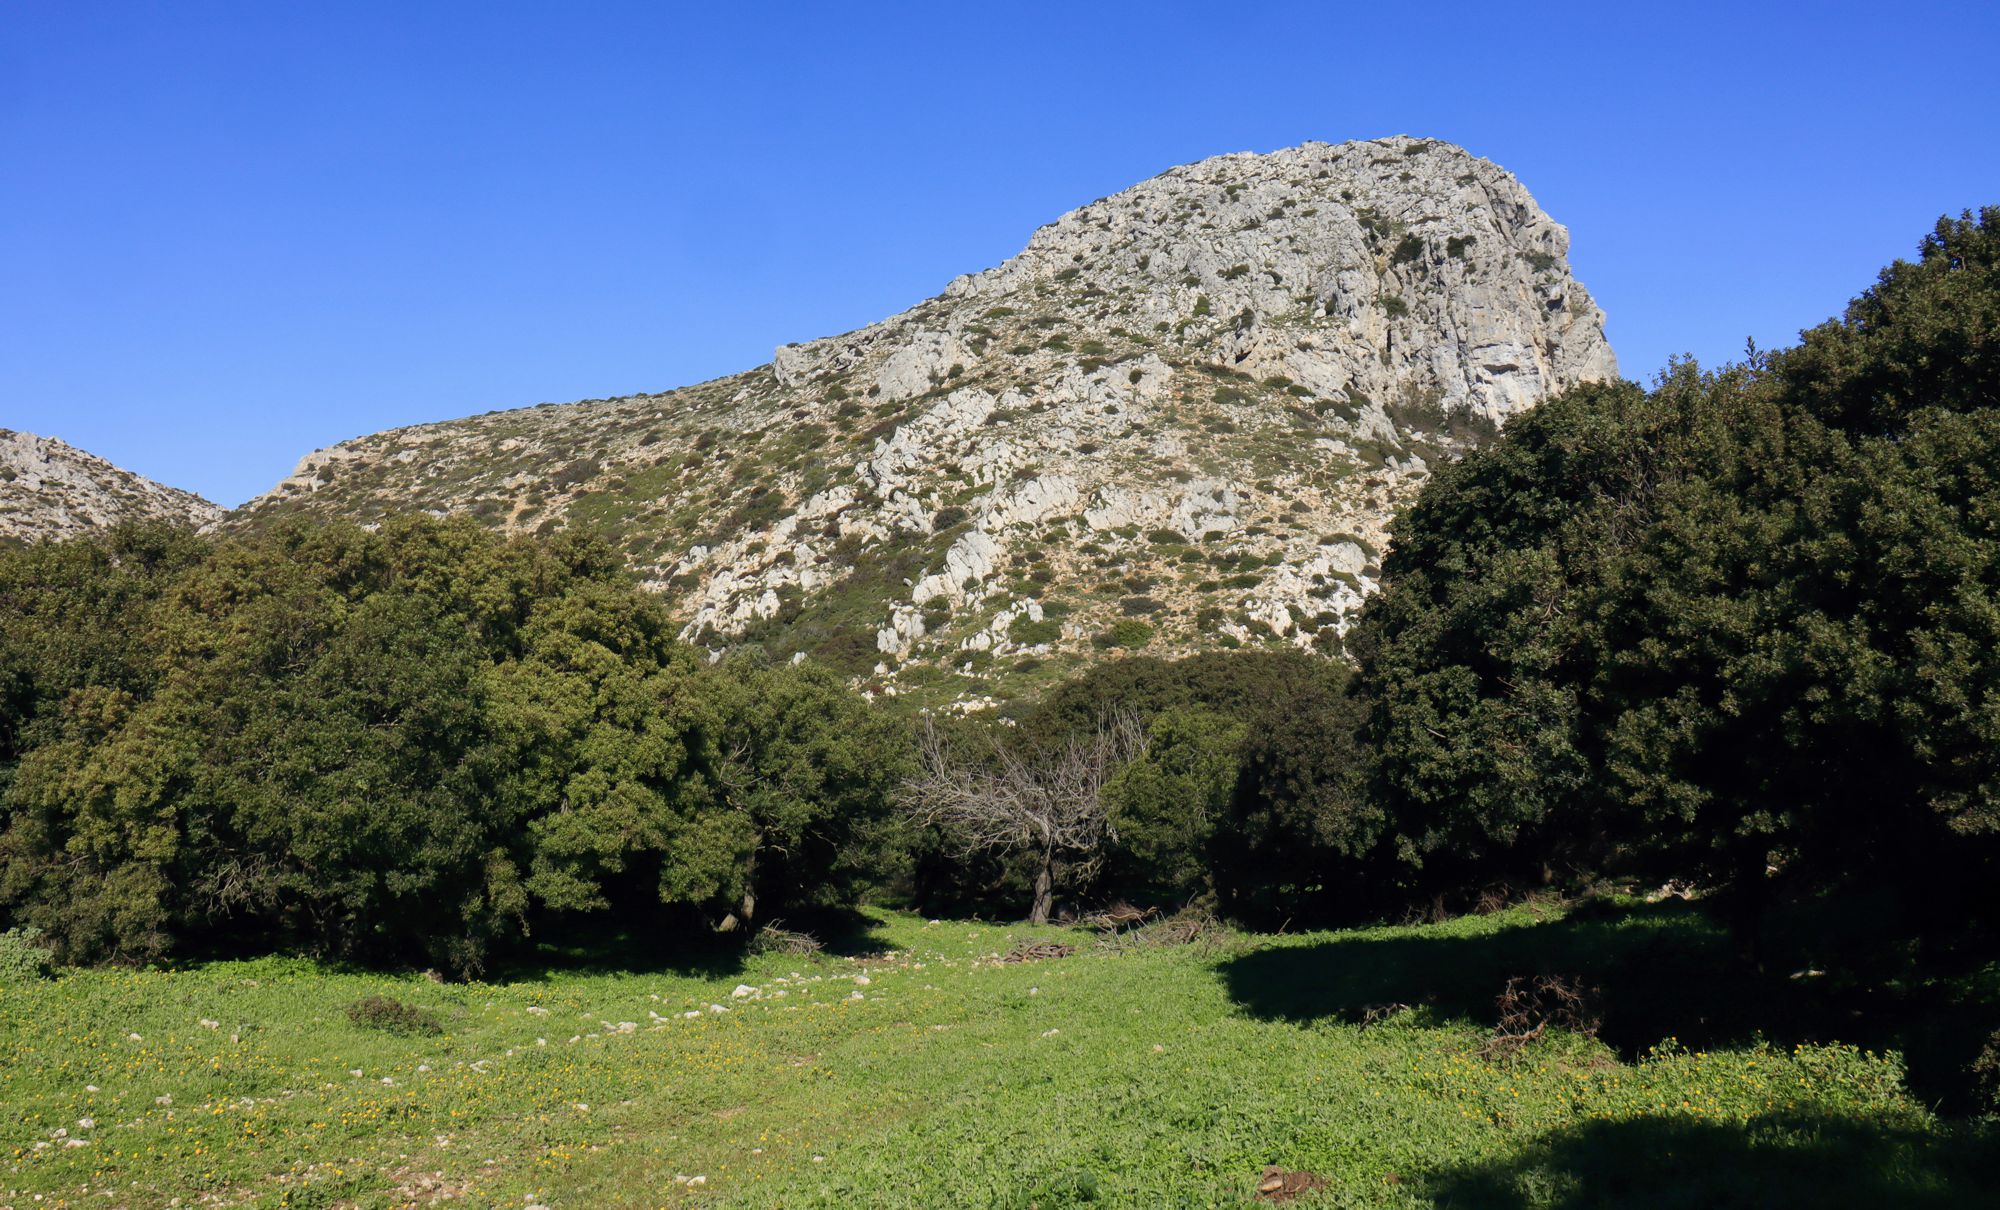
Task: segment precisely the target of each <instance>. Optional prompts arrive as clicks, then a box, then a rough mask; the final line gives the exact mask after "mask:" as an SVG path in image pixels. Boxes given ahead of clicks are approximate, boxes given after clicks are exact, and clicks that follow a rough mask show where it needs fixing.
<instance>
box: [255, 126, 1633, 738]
mask: <svg viewBox="0 0 2000 1210" xmlns="http://www.w3.org/2000/svg"><path fill="white" fill-rule="evenodd" d="M1567 250H1568V235H1567V233H1566V232H1565V231H1564V229H1563V228H1562V227H1561V226H1560V225H1558V224H1556V223H1555V222H1553V221H1552V220H1550V219H1549V217H1548V216H1547V215H1545V214H1543V213H1542V211H1541V209H1540V208H1539V207H1538V206H1537V205H1536V204H1535V202H1534V200H1533V199H1532V198H1531V197H1530V196H1529V195H1528V193H1527V191H1526V190H1525V189H1523V188H1522V187H1521V185H1520V183H1519V182H1517V181H1515V180H1514V178H1513V177H1512V176H1510V175H1508V174H1507V173H1506V172H1505V171H1503V170H1501V169H1500V168H1498V167H1496V166H1494V165H1492V164H1490V163H1488V162H1486V161H1484V160H1480V159H1477V158H1475V157H1473V156H1471V155H1469V154H1467V153H1466V152H1465V151H1463V150H1461V149H1459V148H1457V147H1454V146H1451V145H1449V144H1445V143H1440V142H1436V141H1433V140H1426V139H1412V138H1392V139H1381V140H1373V141H1369V142H1358V143H1346V144H1341V145H1338V146H1333V145H1328V144H1321V143H1312V144H1306V145H1304V146H1300V147H1294V148H1289V149H1286V150H1283V151H1278V152H1272V153H1269V154H1262V155H1256V154H1236V155H1225V156H1218V157H1215V158H1213V159H1208V160H1203V161H1201V162H1199V163H1195V164H1190V165H1187V166H1184V167H1180V168H1175V169H1172V170H1170V171H1168V172H1165V173H1163V174H1161V175H1160V176H1157V177H1154V178H1153V179H1151V180H1148V181H1145V182H1142V183H1141V184H1139V185H1136V186H1134V187H1132V188H1131V189H1127V190H1125V191H1123V192H1121V193H1118V194H1116V195H1113V196H1111V197H1108V198H1103V199H1100V200H1098V201H1095V202H1092V203H1090V204H1089V205H1086V206H1083V207H1080V208H1078V209H1076V210H1073V211H1071V212H1070V213H1068V214H1065V215H1063V216H1062V217H1061V218H1059V219H1057V220H1056V221H1055V222H1053V223H1051V224H1049V225H1047V226H1045V227H1043V228H1041V229H1040V230H1038V231H1036V232H1035V233H1034V234H1033V236H1032V237H1031V238H1030V239H1029V241H1028V244H1027V246H1026V247H1025V248H1024V249H1023V250H1022V251H1021V252H1020V253H1019V254H1018V255H1016V256H1014V257H1012V258H1010V259H1009V260H1007V261H1006V262H1005V263H1003V264H1001V265H998V266H996V267H994V268H991V269H988V270H985V271H984V272H980V273H974V274H970V275H967V276H963V277H960V278H957V279H955V280H953V281H952V282H951V283H950V284H949V285H948V286H947V287H946V288H945V290H944V291H943V292H942V293H941V294H939V295H938V296H937V297H935V298H932V299H929V300H927V301H925V302H922V303H919V304H918V305H917V306H915V307H912V308H911V309H909V310H907V311H904V312H902V313H901V314H899V315H896V316H892V317H891V318H889V319H886V320H884V321H882V322H880V323H877V324H873V325H871V326H869V327H866V328H862V329H859V330H857V331H854V332H850V333H846V334H844V335H840V336H833V337H828V338H825V339H819V340H813V341H807V342H804V343H799V344H791V345H786V346H784V347H782V348H780V349H778V350H777V352H776V354H775V355H774V357H773V359H772V362H771V364H770V365H768V366H765V367H759V368H757V369H753V370H749V371H746V372H744V373H742V374H738V375H734V376H732V377H729V378H724V379H718V380H716V381H714V382H709V383H703V384H700V385H697V386H693V387H686V388H681V389H679V390H674V391H668V392H665V393H662V394H658V395H642V396H633V397H627V398H622V399H606V400H589V401H585V402H582V403H577V404H568V405H561V406H556V405H542V406H540V407H537V408H532V409H521V410H516V411H509V412H496V413H489V414H487V415H485V416H478V417H472V418H468V419H466V420H460V421H452V422H448V423H445V424H438V425H426V426H419V427H415V428H408V429H398V430H393V431H391V432H388V433H382V434H377V435H375V436H373V437H364V438H360V439H357V440H355V441H350V442H345V443H343V444H341V445H339V446H335V447H333V448H332V449H329V450H323V451H319V452H317V453H315V454H313V455H310V456H308V457H307V458H306V459H305V460H304V461H303V462H302V463H301V464H300V466H299V468H298V470H297V471H296V472H295V473H294V475H293V476H292V477H291V478H290V479H288V480H286V481H285V482H284V483H282V484H280V485H279V486H278V488H277V489H275V490H274V491H273V492H271V493H269V494H267V495H266V496H263V497H260V498H259V499H258V500H256V501H253V502H251V504H250V505H248V506H246V507H245V509H244V510H243V512H242V513H241V515H240V518H239V520H238V523H239V524H246V525H255V524H262V523H265V522H266V521H268V520H270V519H272V518H275V517H280V516H283V515H286V514H288V513H294V512H311V513H318V514H323V515H339V516H347V517H351V518H354V519H357V520H362V521H372V520H379V519H381V518H383V517H386V516H390V515H394V514H396V513H400V512H408V511H414V510H428V511H433V512H448V511H466V512H470V513H472V514H473V515H475V516H479V517H483V518H485V519H486V520H488V521H489V522H491V523H492V524H495V525H497V526H501V527H504V528H508V529H540V528H546V527H553V526H558V525H564V526H570V527H582V528H587V529H591V530H594V531H596V532H599V533H602V534H604V535H605V536H606V537H607V538H609V539H610V540H612V541H613V542H615V543H616V544H618V545H619V546H620V547H621V548H622V549H624V550H625V551H626V552H627V553H628V555H630V557H631V558H632V560H633V562H634V564H635V566H636V567H638V568H639V569H640V571H641V572H642V574H644V575H645V576H647V577H648V579H649V581H650V582H651V583H652V584H653V585H654V586H655V587H656V588H658V589H659V590H660V591H662V592H664V593H667V594H668V595H669V596H670V597H671V598H672V600H673V602H674V604H675V607H676V609H677V610H678V611H679V612H680V613H681V615H682V616H683V618H684V621H685V634H686V636H687V637H688V638H689V639H690V640H692V641H695V642H698V643H702V644H704V645H707V646H708V647H709V648H710V649H711V650H712V651H714V652H716V653H717V654H718V655H719V654H720V653H722V652H723V651H726V650H728V649H731V648H740V647H745V646H755V647H758V648H760V649H762V650H763V651H764V652H765V654H766V655H767V656H770V657H772V658H783V659H819V660H822V661H825V662H828V663H831V664H833V665H835V666H836V667H839V668H842V669H844V670H846V671H847V672H849V673H850V674H852V675H854V676H855V677H856V679H857V683H859V684H862V685H863V686H864V687H866V688H868V689H869V690H870V691H873V692H882V693H917V694H920V695H922V696H923V697H924V698H925V699H926V700H931V699H936V700H950V701H956V702H958V703H959V704H961V705H962V706H980V705H987V704H991V703H992V702H994V701H996V700H1003V699H1005V698H1007V697H1009V696H1016V695H1022V694H1028V693H1032V692H1034V691H1035V689H1036V688H1037V687H1038V685H1039V684H1040V683H1041V682H1043V681H1045V680H1046V679H1048V678H1050V677H1053V676H1056V675H1059V674H1061V673H1062V672H1063V671H1064V670H1066V669H1067V668H1068V667H1070V666H1072V665H1074V664H1075V663H1076V662H1077V661H1079V660H1086V659H1092V658H1098V657H1100V656H1102V655H1104V654H1106V653H1113V652H1117V651H1123V650H1139V649H1144V650H1148V651H1152V652H1155V653H1158V654H1177V653H1181V652H1186V651H1191V650H1196V649H1200V648H1204V647H1213V646H1237V645H1245V644H1297V645H1302V646H1309V647H1319V648H1321V649H1331V648H1334V647H1336V646H1337V644H1338V638H1339V636H1340V634H1341V633H1342V632H1343V631H1344V630H1345V629H1346V627H1347V626H1348V625H1349V623H1350V622H1351V620H1352V619H1353V617H1354V616H1355V613H1356V611H1357V610H1358V608H1359V606H1360V603H1361V600H1362V598H1363V596H1364V595H1365V594H1366V593H1367V592H1369V591H1370V590H1371V589H1372V587H1373V585H1374V580H1375V576H1376V574H1377V573H1378V571H1379V559H1380V551H1381V550H1382V548H1383V546H1384V545H1385V543H1386V532H1385V531H1386V527H1387V524H1388V521H1389V519H1390V517H1391V516H1392V515H1393V512H1394V510H1395V509H1396V508H1397V507H1398V506H1399V505H1400V504H1401V503H1402V502H1404V501H1405V500H1407V499H1408V498H1409V496H1410V495H1411V494H1412V493H1413V492H1414V491H1415V489H1416V487H1417V486H1418V485H1419V484H1421V482H1422V481H1423V479H1424V477H1425V476H1426V474H1427V472H1428V468H1429V466H1430V465H1431V464H1432V463H1433V462H1434V461H1436V460H1437V459H1439V458H1450V457H1454V456H1456V455H1457V453H1459V452H1460V451H1462V450H1463V449H1465V448H1468V447H1469V445H1471V444H1472V443H1475V442H1477V441H1479V440H1481V439H1482V437H1483V436H1484V435H1487V434H1490V433H1491V432H1492V431H1494V429H1495V427H1496V426H1497V425H1499V424H1501V423H1504V422H1505V420H1506V419H1507V418H1508V417H1509V416H1512V415H1515V414H1517V413H1518V412H1520V411H1521V410H1522V409H1524V408H1527V407H1530V406H1533V404H1534V403H1535V402H1537V401H1538V400H1540V399H1542V398H1544V397H1546V396H1547V395H1549V394H1551V393H1553V392H1556V391H1559V390H1562V389H1564V388H1567V387H1569V386H1572V385H1574V384H1576V383H1579V382H1583V381H1588V380H1592V379H1601V378H1608V377H1613V376H1615V375H1616V373H1617V365H1616V361H1615V359H1614V358H1613V356H1612V353H1611V349H1610V347H1609V345H1608V344H1607V343H1606V341H1605V338H1604V333H1603V315H1602V313H1601V312H1600V311H1599V310H1598V308H1597V306H1596V304H1595V303H1594V302H1592V300H1591V298H1590V296H1589V294H1588V293H1587V292H1586V291H1585V290H1584V289H1583V287H1582V286H1581V285H1580V284H1579V283H1578V282H1577V281H1576V280H1575V279H1574V278H1573V277H1572V276H1571V275H1570V272H1569V267H1568V262H1567V259H1566V254H1567Z"/></svg>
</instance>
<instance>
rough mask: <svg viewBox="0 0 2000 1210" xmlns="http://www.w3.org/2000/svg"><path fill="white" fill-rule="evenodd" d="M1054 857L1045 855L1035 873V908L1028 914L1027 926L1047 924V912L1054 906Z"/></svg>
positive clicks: (1048, 854)
mask: <svg viewBox="0 0 2000 1210" xmlns="http://www.w3.org/2000/svg"><path fill="white" fill-rule="evenodd" d="M1055 886H1056V855H1055V854H1054V853H1046V854H1044V855H1043V856H1042V864H1041V867H1040V868H1039V869H1037V870H1036V871H1035V907H1034V910H1033V911H1031V912H1029V913H1028V923H1029V924H1047V923H1048V922H1049V911H1050V909H1051V908H1053V907H1054V906H1055Z"/></svg>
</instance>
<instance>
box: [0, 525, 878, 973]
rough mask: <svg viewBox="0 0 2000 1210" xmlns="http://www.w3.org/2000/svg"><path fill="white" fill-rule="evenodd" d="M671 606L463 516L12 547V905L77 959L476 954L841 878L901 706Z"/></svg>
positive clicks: (831, 889) (7, 841)
mask: <svg viewBox="0 0 2000 1210" xmlns="http://www.w3.org/2000/svg"><path fill="white" fill-rule="evenodd" d="M675 628H676V627H675V623H674V622H673V621H672V619H670V618H669V617H668V616H667V614H666V612H665V610H664V608H663V606H662V604H661V603H660V601H659V600H658V599H657V598H655V597H653V596H651V595H650V594H648V593H646V592H644V591H643V590H641V589H640V588H639V587H638V586H637V585H636V584H635V583H634V582H633V581H632V580H631V579H630V577H629V576H628V575H627V573H625V572H624V571H623V570H622V569H621V568H620V567H619V566H618V564H617V561H616V559H615V557H614V556H613V555H612V554H611V552H610V551H609V550H608V549H607V548H605V547H604V546H602V545H601V544H599V543H596V542H594V541H588V540H581V539H571V538H558V539H554V540H549V541H531V540H525V539H522V540H514V541H503V540H501V539H499V538H497V537H495V536H493V535H491V534H490V533H488V532H486V531H485V530H483V529H481V528H479V527H478V526H477V525H476V524H474V523H472V522H469V521H431V520H411V521H400V522H393V523H391V524H388V525H385V526H383V527H382V528H381V529H380V530H378V531H376V532H372V533H371V532H365V531H363V530H361V529H358V528H355V527H351V526H339V525H333V526H307V525H294V526H290V527H286V528H283V529H280V530H277V531H275V532H273V533H270V534H267V535H263V536H259V537H252V538H244V539H228V540H218V541H211V542H195V541H193V540H190V539H185V538H173V539H166V538H161V537H159V536H157V535H150V534H147V533H138V534H134V533H125V532H120V533H116V534H113V535H111V536H109V537H107V538H105V539H102V540H100V541H78V542H71V543H65V544H63V545H61V546H57V547H37V548H30V549H28V550H25V551H17V552H8V553H5V554H0V670H4V673H0V718H3V719H4V726H0V739H4V743H5V745H6V747H5V750H4V753H0V755H4V757H5V758H6V760H5V765H4V768H5V774H4V777H5V785H4V793H5V797H4V800H0V801H4V808H5V826H4V830H0V909H4V911H5V912H6V914H7V917H8V918H11V919H12V920H15V921H18V922H21V923H26V924H30V925H34V926H37V927H39V928H41V929H43V930H45V931H46V932H47V934H48V936H49V939H50V941H51V942H52V943H53V944H54V945H55V946H56V948H57V950H58V952H59V954H60V955H61V956H62V957H63V958H65V959H66V960H72V961H93V960H103V959H114V960H131V961H143V960H149V959H153V958H157V957H159V956H162V955H165V954H167V953H169V952H171V951H173V950H175V949H176V948H180V947H184V946H186V945H188V944H190V943H196V942H199V943H203V944H217V945H221V946H224V947H226V948H231V949H245V948H251V949H254V948H260V947H271V946H282V947H287V948H297V949H300V950H303V951H306V952H309V953H317V954H327V955H341V956H351V957H358V958H377V957H391V956H401V955H419V954H420V955H423V956H425V957H427V958H429V959H430V960H431V961H434V962H437V963H440V964H444V965H447V966H450V967H451V968H453V969H455V970H458V971H471V970H474V969H477V968H478V967H479V966H480V964H481V963H482V962H483V961H484V959H485V956H486V954H487V953H488V952H489V951H490V950H491V949H492V948H493V947H494V946H495V945H504V944H507V943H509V942H511V941H512V940H514V939H517V938H519V937H521V936H522V935H523V933H524V930H525V929H526V927H527V925H528V923H529V921H530V919H531V917H533V916H536V915H542V914H548V913H569V914H575V913H595V912H604V911H609V910H613V909H617V910H619V911H621V912H625V913H628V914H629V913H630V912H633V911H638V912H653V913H658V912H661V911H663V910H674V911H679V912H683V913H687V914H691V915H692V916H694V917H696V918H705V919H707V920H708V921H709V922H711V923H713V922H716V921H717V920H720V919H726V918H728V917H729V916H731V915H733V916H734V917H735V918H736V919H737V921H738V922H739V923H741V922H744V921H747V920H751V919H753V917H754V912H755V909H756V903H757V900H758V899H759V898H760V897H761V898H762V899H764V900H765V901H766V902H767V903H776V904H782V903H785V902H788V901H802V902H816V901H819V900H820V899H822V898H824V897H825V896H827V895H829V894H835V893H839V892H837V891H836V890H835V888H836V887H845V886H846V885H847V884H848V882H849V880H850V876H851V872H852V867H859V866H865V865H866V864H867V862H866V861H862V860H856V861H852V862H850V861H849V860H848V858H849V856H850V855H849V854H848V852H847V846H849V845H850V844H861V843H864V842H863V840H862V837H864V835H865V834H866V833H867V832H868V829H870V828H871V827H874V826H876V825H877V824H878V823H879V821H880V820H881V819H882V818H883V817H884V816H885V814H886V806H887V802H888V794H889V792H890V789H891V787H892V786H893V783H894V781H895V778H896V776H897V760H898V759H899V756H900V748H899V746H898V741H897V739H896V738H895V735H896V733H895V731H894V728H893V727H891V726H890V725H889V724H888V723H886V722H885V721H884V720H882V719H880V718H879V717H877V716H876V715H875V714H874V713H873V712H872V710H871V708H870V707H868V706H867V705H866V704H865V703H864V702H863V701H862V700H861V699H859V698H858V697H856V696H854V695H852V694H849V693H846V692H845V690H844V688H843V687H841V686H839V685H838V684H837V683H835V682H833V681H831V680H830V679H828V678H827V677H825V675H824V674H819V673H814V672H810V671H805V670H800V669H792V668H785V669H768V670H767V669H760V668H755V667H752V666H748V665H729V666H724V667H713V668H711V667H703V666H701V665H699V664H698V663H697V662H696V661H695V660H694V659H693V658H692V656H691V655H690V654H689V653H688V652H687V650H686V649H685V648H684V647H682V646H681V645H680V644H679V643H678V642H676V641H675V639H674V637H673V636H674V631H675ZM878 749H879V750H878ZM808 884H810V885H808Z"/></svg>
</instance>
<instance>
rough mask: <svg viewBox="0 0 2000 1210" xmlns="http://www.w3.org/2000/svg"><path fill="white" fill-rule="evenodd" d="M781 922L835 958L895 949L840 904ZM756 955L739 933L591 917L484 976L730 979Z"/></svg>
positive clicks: (553, 931) (548, 935)
mask: <svg viewBox="0 0 2000 1210" xmlns="http://www.w3.org/2000/svg"><path fill="white" fill-rule="evenodd" d="M772 923H780V922H776V921H774V922H772ZM782 923H783V925H784V926H785V927H786V928H789V929H795V930H797V931H800V932H805V933H809V934H810V935H811V936H813V937H814V938H815V939H817V940H818V941H819V942H820V944H821V945H822V947H823V949H822V952H823V953H826V954H828V955H831V956H833V957H857V958H859V957H869V956H873V955H876V954H880V953H884V952H886V951H887V950H888V949H890V948H891V947H890V946H889V944H888V942H887V941H886V940H885V939H884V937H883V936H882V925H881V923H880V922H879V921H877V920H875V919H874V918H872V917H870V916H867V915H864V914H863V913H860V912H853V911H842V910H838V909H835V910H828V911H822V912H817V913H814V914H812V915H810V916H800V917H797V918H795V919H789V920H786V921H783V922H782ZM751 956H752V952H751V950H750V949H749V948H747V943H746V941H745V939H744V938H743V937H742V936H741V935H740V934H732V933H718V932H715V931H714V930H712V929H710V928H708V927H707V926H706V924H705V923H702V922H699V921H690V922H685V923H681V922H676V923H675V924H674V925H672V926H665V925H663V926H661V927H657V928H648V929H632V930H610V929H606V928H604V927H603V926H602V925H601V924H600V923H597V922H595V921H592V922H588V923H587V924H585V925H584V926H582V927H577V928H571V929H563V928H549V929H545V930H544V935H543V937H542V938H541V939H539V940H538V941H537V943H536V944H535V945H534V946H532V947H531V948H529V949H527V950H525V951H522V952H519V953H514V954H510V955H508V956H507V957H506V958H504V959H503V960H501V961H499V962H496V963H494V964H493V966H492V967H491V968H489V969H488V971H487V972H486V974H485V976H484V977H485V978H487V979H490V980H493V981H496V982H511V983H533V982H546V981H548V980H551V979H555V978H559V977H564V976H588V975H619V974H651V973H665V974H672V975H679V976H686V977H691V978H704V979H727V978H731V977H733V976H736V975H739V974H741V973H742V972H743V970H744V967H745V965H746V963H747V961H748V959H749V958H750V957H751Z"/></svg>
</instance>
